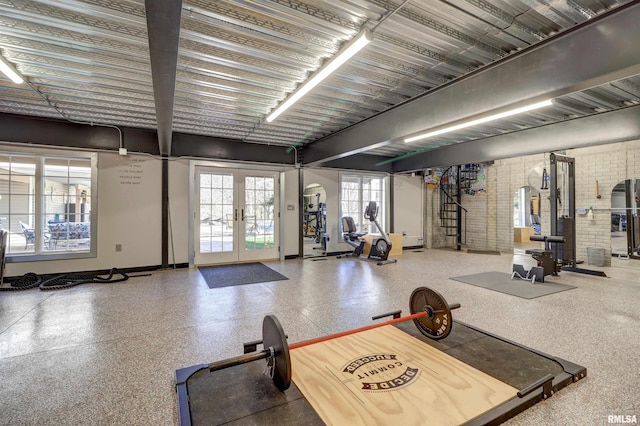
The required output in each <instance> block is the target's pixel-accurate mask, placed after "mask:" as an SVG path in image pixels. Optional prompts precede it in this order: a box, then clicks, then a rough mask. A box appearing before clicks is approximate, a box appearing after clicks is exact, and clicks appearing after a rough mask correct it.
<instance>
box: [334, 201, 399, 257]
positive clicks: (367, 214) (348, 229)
mask: <svg viewBox="0 0 640 426" xmlns="http://www.w3.org/2000/svg"><path fill="white" fill-rule="evenodd" d="M377 217H378V204H377V203H376V202H375V201H370V202H369V205H368V206H367V208H366V209H365V211H364V218H365V219H367V220H369V221H370V222H373V223H374V224H375V225H376V228H378V232H380V235H381V236H380V238H375V239H373V241H372V243H371V249H370V250H369V256H368V257H367V259H369V260H375V261H377V262H378V265H384V264H387V263H396V262H397V261H398V260H397V259H389V253H390V252H391V240H390V239H389V237H387V235H386V233H385V232H384V230H383V229H382V227H381V226H380V223H378V220H377ZM357 231H358V230H357V228H356V223H355V221H354V220H353V218H352V217H351V216H344V217H343V218H342V232H343V234H342V236H343V238H344V241H345V242H346V243H347V244H349V245H350V246H352V247H354V248H355V250H354V251H353V252H351V253H350V254H347V255H344V256H338V258H340V257H346V256H350V257H360V256H361V255H362V252H363V251H364V246H365V243H366V242H365V240H364V239H363V238H362V237H364V236H365V235H367V232H357Z"/></svg>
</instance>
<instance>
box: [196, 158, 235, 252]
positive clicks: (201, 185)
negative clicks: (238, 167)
mask: <svg viewBox="0 0 640 426" xmlns="http://www.w3.org/2000/svg"><path fill="white" fill-rule="evenodd" d="M196 183H197V185H198V188H197V193H198V201H197V203H198V207H197V208H196V238H195V241H196V256H195V262H196V264H207V263H221V262H233V261H234V260H236V259H237V235H236V232H235V229H236V226H235V222H236V220H237V217H236V216H237V212H236V210H235V199H236V197H235V173H234V172H233V171H230V172H227V171H216V170H214V169H209V168H200V167H199V168H197V169H196Z"/></svg>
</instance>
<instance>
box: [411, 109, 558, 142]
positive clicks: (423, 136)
mask: <svg viewBox="0 0 640 426" xmlns="http://www.w3.org/2000/svg"><path fill="white" fill-rule="evenodd" d="M551 105H553V100H552V99H547V100H545V101H542V102H538V103H535V104H531V105H527V106H524V107H520V108H515V109H512V110H509V111H505V112H501V113H499V114H493V115H489V116H487V117H483V118H478V119H476V120H471V121H465V122H464V123H460V124H456V125H454V126H449V127H445V128H444V129H440V130H434V131H433V132H427V133H422V134H420V135H417V136H412V137H410V138H406V139H405V140H404V141H405V142H407V143H410V142H416V141H420V140H423V139H427V138H432V137H434V136H438V135H442V134H443V133H449V132H454V131H456V130H460V129H465V128H467V127H471V126H477V125H478V124H483V123H488V122H489V121H494V120H499V119H501V118H505V117H510V116H512V115H516V114H522V113H523V112H527V111H533V110H534V109H539V108H543V107H546V106H551Z"/></svg>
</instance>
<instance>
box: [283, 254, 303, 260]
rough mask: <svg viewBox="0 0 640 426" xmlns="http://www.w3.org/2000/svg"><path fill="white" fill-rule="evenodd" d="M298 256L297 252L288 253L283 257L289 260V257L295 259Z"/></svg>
mask: <svg viewBox="0 0 640 426" xmlns="http://www.w3.org/2000/svg"><path fill="white" fill-rule="evenodd" d="M299 257H300V256H298V255H297V254H288V255H286V256H285V257H284V260H291V259H297V258H299Z"/></svg>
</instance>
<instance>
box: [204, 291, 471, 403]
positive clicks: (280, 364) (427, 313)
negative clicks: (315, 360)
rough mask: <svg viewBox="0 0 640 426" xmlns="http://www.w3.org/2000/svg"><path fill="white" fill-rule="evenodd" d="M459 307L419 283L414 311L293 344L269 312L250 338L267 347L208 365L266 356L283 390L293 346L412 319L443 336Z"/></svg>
mask: <svg viewBox="0 0 640 426" xmlns="http://www.w3.org/2000/svg"><path fill="white" fill-rule="evenodd" d="M459 307H460V304H459V303H454V304H451V305H449V304H448V303H447V301H446V300H445V299H444V297H442V295H441V294H440V293H438V292H437V291H435V290H432V289H430V288H427V287H419V288H416V289H415V290H413V292H412V293H411V297H410V299H409V309H410V311H411V315H407V316H405V317H400V316H399V314H400V311H396V312H392V313H389V314H384V315H379V316H376V317H373V319H379V318H382V317H385V316H389V315H393V316H394V318H393V319H391V320H388V321H384V322H380V323H375V324H371V325H367V326H364V327H360V328H356V329H353V330H347V331H342V332H339V333H335V334H330V335H328V336H322V337H318V338H315V339H309V340H305V341H302V342H298V343H293V344H291V345H289V344H287V335H286V334H285V332H284V330H283V328H282V325H280V321H278V318H276V316H275V315H267V316H265V317H264V320H263V322H262V340H261V341H256V342H251V343H252V345H254V346H255V345H257V344H259V343H262V346H263V347H264V348H265V349H264V350H262V351H257V352H253V353H249V354H245V355H240V356H237V357H234V358H228V359H224V360H220V361H215V362H212V363H210V364H209V365H208V368H209V371H210V372H213V371H217V370H222V369H225V368H229V367H233V366H236V365H240V364H245V363H247V362H252V361H257V360H260V359H266V360H267V365H266V367H265V372H267V373H268V375H269V376H270V377H271V379H272V380H273V382H274V384H275V385H276V387H277V388H278V389H279V390H280V391H285V390H286V389H288V388H289V386H290V385H291V357H290V355H289V351H290V350H294V349H297V348H302V347H304V346H309V345H312V344H314V343H320V342H324V341H327V340H331V339H336V338H338V337H343V336H348V335H351V334H355V333H359V332H361V331H366V330H371V329H374V328H378V327H384V326H386V325H392V324H397V323H400V322H405V321H411V320H413V322H414V324H415V325H416V327H417V328H418V330H419V331H420V332H421V333H422V334H424V335H425V336H427V337H429V338H431V339H444V338H445V337H447V336H448V335H449V333H450V332H451V326H452V322H453V321H452V318H451V310H452V309H457V308H459Z"/></svg>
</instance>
